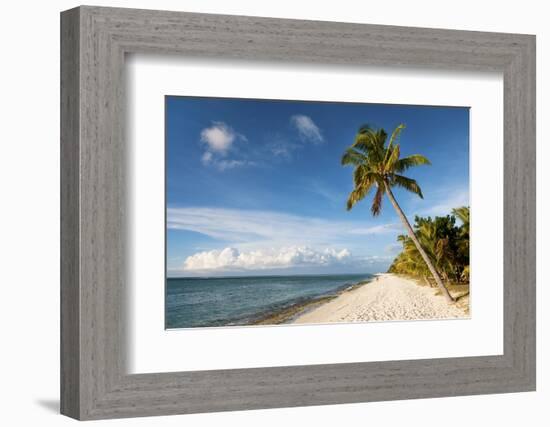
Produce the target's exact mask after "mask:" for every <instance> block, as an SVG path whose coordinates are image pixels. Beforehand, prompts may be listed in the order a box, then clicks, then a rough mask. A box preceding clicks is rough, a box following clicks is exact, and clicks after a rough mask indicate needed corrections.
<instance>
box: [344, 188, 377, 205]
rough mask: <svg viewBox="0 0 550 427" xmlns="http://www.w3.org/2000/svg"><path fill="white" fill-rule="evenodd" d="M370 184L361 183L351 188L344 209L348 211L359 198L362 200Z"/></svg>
mask: <svg viewBox="0 0 550 427" xmlns="http://www.w3.org/2000/svg"><path fill="white" fill-rule="evenodd" d="M372 185H373V184H371V185H361V186H357V187H355V188H354V189H353V191H352V192H351V193H349V196H348V201H347V203H346V209H347V210H348V211H349V210H351V208H353V206H355V204H356V203H357V202H359V201H360V200H363V199H364V198H365V196H366V195H367V194H368V193H369V191H370V189H371V188H372Z"/></svg>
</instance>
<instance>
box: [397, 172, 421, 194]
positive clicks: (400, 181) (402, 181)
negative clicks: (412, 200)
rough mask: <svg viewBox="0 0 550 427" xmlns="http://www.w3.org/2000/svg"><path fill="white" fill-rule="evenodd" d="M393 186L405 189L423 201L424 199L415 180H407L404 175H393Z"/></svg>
mask: <svg viewBox="0 0 550 427" xmlns="http://www.w3.org/2000/svg"><path fill="white" fill-rule="evenodd" d="M393 184H395V185H397V186H398V187H401V188H404V189H405V190H407V191H410V192H411V193H414V194H418V196H419V197H420V198H421V199H423V198H424V196H423V195H422V190H421V189H420V186H419V185H418V183H417V182H416V181H415V180H414V179H411V178H407V177H406V176H403V175H393Z"/></svg>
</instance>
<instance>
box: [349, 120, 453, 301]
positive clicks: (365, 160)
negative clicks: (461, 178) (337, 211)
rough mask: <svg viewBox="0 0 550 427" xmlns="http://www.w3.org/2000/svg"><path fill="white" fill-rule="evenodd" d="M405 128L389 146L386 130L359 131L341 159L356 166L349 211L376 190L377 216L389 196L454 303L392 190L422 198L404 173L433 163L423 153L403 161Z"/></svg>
mask: <svg viewBox="0 0 550 427" xmlns="http://www.w3.org/2000/svg"><path fill="white" fill-rule="evenodd" d="M404 128H405V126H404V125H402V124H401V125H399V126H398V127H397V128H395V130H394V131H393V132H392V135H391V137H390V141H389V143H388V145H386V139H387V137H388V135H387V133H386V131H385V130H384V129H374V128H372V127H370V126H368V125H364V126H362V127H361V128H359V132H358V133H357V136H356V137H355V142H354V143H353V145H352V146H351V147H349V148H348V149H347V150H346V152H345V153H344V155H343V156H342V165H352V166H354V171H353V181H354V184H355V188H354V189H353V191H352V192H351V193H350V195H349V198H348V202H347V209H348V210H350V209H351V208H353V206H354V205H355V204H356V203H357V202H359V201H360V200H362V199H364V198H365V196H367V194H368V193H369V191H370V190H371V189H373V188H376V192H375V194H374V200H373V202H372V205H371V212H372V214H373V216H377V215H379V214H380V211H381V209H382V198H383V196H384V193H386V195H387V196H388V199H390V202H391V204H392V205H393V207H394V208H395V210H396V211H397V214H398V215H399V217H400V218H401V221H402V222H403V225H404V226H405V228H406V230H407V233H408V235H409V237H410V238H411V240H412V241H413V242H414V244H415V246H416V249H417V250H418V252H419V253H420V255H421V256H422V259H423V260H424V262H425V263H426V265H427V267H428V269H429V271H430V273H431V275H432V276H433V277H434V279H435V282H436V283H437V286H438V287H439V288H440V289H441V292H442V293H443V295H444V296H445V298H447V300H448V301H449V302H454V298H453V297H452V296H451V294H450V293H449V291H448V290H447V288H446V287H445V285H444V284H443V282H442V280H441V278H440V277H439V274H438V272H437V270H436V269H435V267H434V265H433V264H432V261H431V260H430V258H429V257H428V255H427V254H426V252H425V251H424V249H423V248H422V246H421V244H420V242H419V241H418V239H417V237H416V235H415V234H414V230H413V228H412V227H411V224H410V223H409V221H408V220H407V217H406V216H405V214H404V213H403V210H402V209H401V207H400V206H399V204H398V203H397V200H395V197H394V195H393V192H392V187H394V186H398V187H401V188H404V189H405V190H408V191H410V192H412V193H414V194H417V195H418V196H419V197H420V198H423V196H422V190H421V189H420V186H419V185H418V184H417V182H416V181H415V180H414V179H411V178H407V177H406V176H403V175H401V174H402V173H403V172H404V171H406V170H407V169H409V168H411V167H413V166H419V165H429V164H430V161H429V160H428V159H427V158H426V157H424V156H422V155H420V154H413V155H412V156H408V157H403V158H400V151H399V144H398V143H397V140H398V139H399V135H400V133H401V131H402V130H403V129H404Z"/></svg>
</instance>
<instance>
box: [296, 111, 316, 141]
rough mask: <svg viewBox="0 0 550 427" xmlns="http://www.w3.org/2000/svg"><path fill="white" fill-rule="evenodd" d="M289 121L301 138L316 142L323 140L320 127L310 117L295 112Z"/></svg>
mask: <svg viewBox="0 0 550 427" xmlns="http://www.w3.org/2000/svg"><path fill="white" fill-rule="evenodd" d="M290 123H291V124H292V125H293V126H294V127H295V128H296V130H297V131H298V135H299V136H300V138H301V139H302V140H304V141H308V142H313V143H316V144H318V143H321V142H323V141H324V138H323V134H322V133H321V129H319V126H317V125H316V124H315V122H314V121H313V120H312V119H311V117H308V116H305V115H303V114H296V115H294V116H292V117H291V118H290Z"/></svg>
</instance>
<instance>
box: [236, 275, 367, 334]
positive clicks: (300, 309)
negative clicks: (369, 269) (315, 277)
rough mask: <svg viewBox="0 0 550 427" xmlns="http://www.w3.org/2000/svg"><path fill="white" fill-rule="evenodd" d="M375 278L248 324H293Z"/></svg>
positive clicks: (279, 310)
mask: <svg viewBox="0 0 550 427" xmlns="http://www.w3.org/2000/svg"><path fill="white" fill-rule="evenodd" d="M375 279H376V275H374V276H373V278H372V279H369V280H362V281H360V282H357V283H353V284H351V285H346V286H345V287H342V288H341V289H339V290H336V291H335V292H334V293H333V294H331V295H323V296H320V297H315V298H312V299H308V300H305V301H300V302H297V303H294V304H291V305H290V306H288V307H284V308H281V309H278V310H276V311H273V312H271V313H267V314H265V315H263V316H261V317H259V318H257V319H254V320H252V321H250V322H249V323H247V326H261V325H264V326H265V325H284V324H292V323H294V321H295V320H296V319H297V318H299V317H300V316H302V315H304V314H307V313H309V312H311V311H313V310H315V309H316V308H318V307H321V306H323V305H325V304H328V303H330V302H331V301H333V300H335V299H337V298H338V297H340V296H341V295H343V294H345V293H347V292H352V291H354V290H355V289H357V288H360V287H362V286H364V285H367V284H369V283H372V282H373V281H374V280H375Z"/></svg>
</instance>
